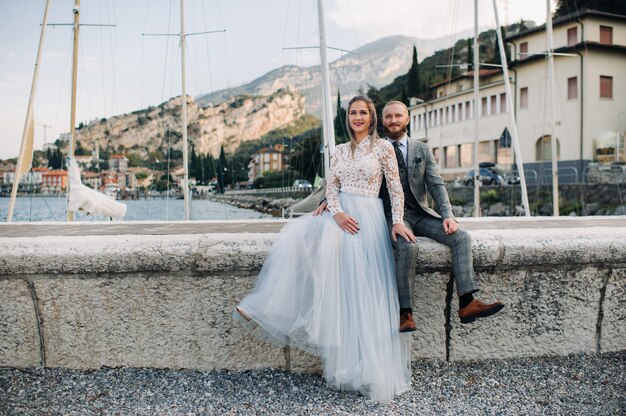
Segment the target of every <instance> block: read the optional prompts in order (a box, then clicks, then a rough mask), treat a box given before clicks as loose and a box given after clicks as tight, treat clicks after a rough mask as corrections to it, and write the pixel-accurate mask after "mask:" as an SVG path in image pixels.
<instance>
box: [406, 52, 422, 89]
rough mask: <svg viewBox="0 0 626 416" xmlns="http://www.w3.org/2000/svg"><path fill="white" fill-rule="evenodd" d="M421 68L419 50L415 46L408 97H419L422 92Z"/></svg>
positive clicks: (407, 87)
mask: <svg viewBox="0 0 626 416" xmlns="http://www.w3.org/2000/svg"><path fill="white" fill-rule="evenodd" d="M420 81H421V80H420V68H419V63H418V62H417V48H416V47H415V46H413V60H412V61H411V68H409V73H408V77H407V86H406V94H407V96H408V97H417V96H418V95H420V92H421V91H422V85H421V83H420Z"/></svg>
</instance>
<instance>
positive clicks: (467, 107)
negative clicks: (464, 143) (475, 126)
mask: <svg viewBox="0 0 626 416" xmlns="http://www.w3.org/2000/svg"><path fill="white" fill-rule="evenodd" d="M472 117H473V116H472V106H471V104H470V102H469V101H465V119H466V120H469V119H470V118H472Z"/></svg>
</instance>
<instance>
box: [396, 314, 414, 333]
mask: <svg viewBox="0 0 626 416" xmlns="http://www.w3.org/2000/svg"><path fill="white" fill-rule="evenodd" d="M416 330H417V326H416V325H415V322H414V321H413V315H411V312H405V313H403V314H402V315H400V332H413V331H416Z"/></svg>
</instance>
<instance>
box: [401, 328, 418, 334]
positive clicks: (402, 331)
mask: <svg viewBox="0 0 626 416" xmlns="http://www.w3.org/2000/svg"><path fill="white" fill-rule="evenodd" d="M415 331H417V328H410V329H401V330H400V333H401V334H406V333H407V332H415Z"/></svg>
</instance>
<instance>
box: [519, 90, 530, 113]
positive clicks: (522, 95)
mask: <svg viewBox="0 0 626 416" xmlns="http://www.w3.org/2000/svg"><path fill="white" fill-rule="evenodd" d="M519 108H528V87H524V88H520V89H519Z"/></svg>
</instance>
